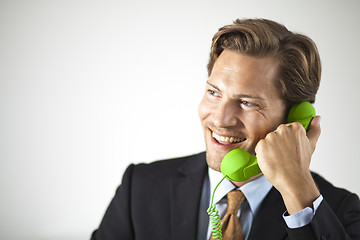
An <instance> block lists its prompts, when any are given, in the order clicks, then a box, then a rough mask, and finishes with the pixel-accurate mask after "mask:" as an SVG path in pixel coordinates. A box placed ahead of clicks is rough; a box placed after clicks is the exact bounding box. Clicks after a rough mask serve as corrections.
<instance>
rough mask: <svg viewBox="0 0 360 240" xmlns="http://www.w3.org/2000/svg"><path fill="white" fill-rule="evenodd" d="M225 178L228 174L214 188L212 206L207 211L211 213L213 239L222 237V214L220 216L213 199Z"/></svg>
mask: <svg viewBox="0 0 360 240" xmlns="http://www.w3.org/2000/svg"><path fill="white" fill-rule="evenodd" d="M225 178H226V176H225V177H223V178H222V179H221V180H220V182H219V183H218V184H217V185H216V187H215V188H214V191H213V193H212V196H211V202H210V207H209V208H208V209H207V213H208V215H209V218H210V223H211V228H212V237H213V239H220V240H221V239H222V232H221V223H220V216H219V211H218V210H216V207H215V205H213V200H214V195H215V191H216V189H217V188H218V186H219V185H220V183H221V182H222V181H223V180H224V179H225Z"/></svg>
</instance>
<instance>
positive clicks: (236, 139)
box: [212, 132, 246, 143]
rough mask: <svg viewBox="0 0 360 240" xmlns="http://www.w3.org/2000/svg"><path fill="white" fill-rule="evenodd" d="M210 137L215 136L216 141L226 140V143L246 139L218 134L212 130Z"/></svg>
mask: <svg viewBox="0 0 360 240" xmlns="http://www.w3.org/2000/svg"><path fill="white" fill-rule="evenodd" d="M212 137H213V138H215V139H216V140H217V141H218V142H227V143H239V142H243V141H245V140H246V138H240V137H232V136H219V135H217V134H216V133H214V132H212Z"/></svg>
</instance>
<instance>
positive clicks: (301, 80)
mask: <svg viewBox="0 0 360 240" xmlns="http://www.w3.org/2000/svg"><path fill="white" fill-rule="evenodd" d="M224 49H228V50H232V51H235V52H237V53H241V54H244V55H248V56H253V57H260V58H261V57H269V56H270V57H274V59H276V60H277V62H278V64H279V73H278V82H277V83H276V84H278V87H279V89H280V92H281V94H282V96H283V98H284V100H285V103H286V105H287V106H290V105H291V104H293V103H295V102H302V101H309V102H311V103H314V101H315V95H316V92H317V91H318V88H319V85H320V78H321V61H320V56H319V53H318V50H317V48H316V45H315V43H314V42H313V41H312V40H311V39H310V38H309V37H307V36H304V35H302V34H297V33H292V32H290V31H289V30H288V29H287V28H286V27H285V26H283V25H281V24H279V23H277V22H274V21H271V20H267V19H243V20H240V19H237V20H235V21H234V23H233V24H231V25H226V26H224V27H222V28H220V29H219V31H218V32H217V33H216V34H215V35H214V37H213V39H212V45H211V52H210V59H209V63H208V65H207V69H208V75H209V76H210V74H211V71H212V68H213V67H214V64H215V61H216V59H217V58H218V57H219V56H220V54H221V53H222V51H223V50H224Z"/></svg>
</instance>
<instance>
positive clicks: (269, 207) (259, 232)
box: [249, 187, 287, 240]
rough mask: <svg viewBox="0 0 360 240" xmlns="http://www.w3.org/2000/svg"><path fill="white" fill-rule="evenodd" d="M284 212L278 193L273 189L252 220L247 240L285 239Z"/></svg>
mask: <svg viewBox="0 0 360 240" xmlns="http://www.w3.org/2000/svg"><path fill="white" fill-rule="evenodd" d="M285 210H286V208H285V205H284V203H283V200H282V198H281V195H280V193H279V192H278V191H277V190H276V189H275V188H274V187H273V188H272V189H271V190H270V192H269V193H268V195H267V196H266V197H265V199H264V201H263V203H262V204H261V206H260V209H259V212H258V214H257V215H256V216H255V218H254V221H253V224H252V227H251V231H250V235H249V239H253V240H261V239H276V240H278V239H285V237H286V235H287V233H286V228H285V222H284V219H283V217H282V214H283V213H284V212H285Z"/></svg>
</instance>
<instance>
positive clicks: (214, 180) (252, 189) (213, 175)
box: [209, 168, 272, 215]
mask: <svg viewBox="0 0 360 240" xmlns="http://www.w3.org/2000/svg"><path fill="white" fill-rule="evenodd" d="M223 177H224V176H223V174H222V173H221V172H218V171H215V170H213V169H211V168H209V180H210V190H211V192H210V193H211V194H212V193H213V191H214V189H215V187H216V185H217V184H218V183H219V182H220V180H221V179H222V178H223ZM235 188H236V186H235V185H234V184H232V183H231V182H230V181H229V180H228V179H226V178H225V179H224V180H223V181H222V182H221V183H220V185H219V186H218V188H217V190H216V192H215V194H214V200H213V204H216V203H218V202H219V201H220V200H221V199H222V198H223V197H224V196H225V195H226V194H227V193H228V192H230V191H231V190H233V189H235ZM271 188H272V185H271V183H270V182H269V181H268V180H267V179H266V177H265V176H264V175H262V176H260V177H258V178H257V179H255V180H253V181H251V182H248V183H246V184H245V185H243V186H241V187H240V188H238V189H240V190H241V191H242V192H243V193H244V195H245V197H246V200H247V201H248V203H249V205H250V209H251V211H252V213H253V214H254V215H255V214H256V213H257V211H258V209H259V206H260V204H261V202H262V201H263V200H264V198H265V196H266V195H267V194H268V193H269V191H270V189H271Z"/></svg>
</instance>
